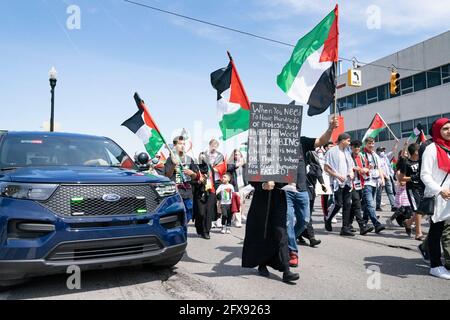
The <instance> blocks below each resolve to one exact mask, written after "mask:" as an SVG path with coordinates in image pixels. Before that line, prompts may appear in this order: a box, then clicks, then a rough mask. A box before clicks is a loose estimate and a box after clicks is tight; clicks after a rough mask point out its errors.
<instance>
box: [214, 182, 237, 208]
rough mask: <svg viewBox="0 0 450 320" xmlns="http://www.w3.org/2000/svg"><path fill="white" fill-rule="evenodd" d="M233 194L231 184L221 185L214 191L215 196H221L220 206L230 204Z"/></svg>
mask: <svg viewBox="0 0 450 320" xmlns="http://www.w3.org/2000/svg"><path fill="white" fill-rule="evenodd" d="M233 192H234V187H233V185H232V184H230V183H227V184H221V185H220V186H219V187H218V188H217V190H216V194H220V196H221V199H220V204H221V205H229V204H231V200H232V195H233Z"/></svg>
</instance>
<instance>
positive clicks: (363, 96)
mask: <svg viewBox="0 0 450 320" xmlns="http://www.w3.org/2000/svg"><path fill="white" fill-rule="evenodd" d="M356 97H357V98H356V106H357V107H361V106H364V105H366V104H367V91H363V92H360V93H358V94H357V95H356Z"/></svg>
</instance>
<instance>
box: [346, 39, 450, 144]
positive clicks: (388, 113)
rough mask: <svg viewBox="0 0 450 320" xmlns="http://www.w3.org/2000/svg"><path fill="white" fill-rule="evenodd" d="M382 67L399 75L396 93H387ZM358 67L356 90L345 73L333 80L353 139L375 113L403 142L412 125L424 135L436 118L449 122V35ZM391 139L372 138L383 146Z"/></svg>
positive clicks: (361, 133)
mask: <svg viewBox="0 0 450 320" xmlns="http://www.w3.org/2000/svg"><path fill="white" fill-rule="evenodd" d="M382 66H385V67H382ZM388 66H393V67H396V68H397V71H398V73H400V92H399V94H398V95H391V94H390V90H389V82H390V76H391V70H390V68H388ZM358 69H359V70H361V72H362V86H361V87H351V86H349V85H348V84H347V74H346V73H345V74H342V75H340V76H339V77H338V90H337V97H338V100H337V105H338V108H339V110H340V111H341V114H342V115H343V116H344V119H345V130H346V131H347V132H349V133H350V135H351V136H352V138H353V139H362V137H363V136H364V134H365V132H366V130H367V128H368V126H369V125H370V122H371V121H372V119H373V117H374V115H375V114H376V113H377V112H378V113H379V114H380V115H381V116H382V118H383V119H384V120H385V121H386V123H388V124H389V126H390V128H391V129H392V131H393V133H394V135H395V136H396V137H398V138H399V139H401V138H403V139H405V138H408V137H409V136H410V135H411V133H412V131H413V129H414V128H415V127H416V125H417V124H418V123H420V124H422V126H423V127H424V131H425V133H426V134H428V129H429V127H431V124H432V123H433V121H435V120H436V119H437V118H440V117H441V116H446V117H448V118H450V31H447V32H445V33H443V34H440V35H438V36H436V37H433V38H431V39H428V40H426V41H424V42H421V43H418V44H416V45H414V46H412V47H409V48H407V49H404V50H401V51H399V52H396V53H393V54H391V55H389V56H387V57H384V58H381V59H379V60H377V61H374V62H373V63H371V64H368V65H365V66H363V67H360V68H358ZM394 141H395V139H394V137H393V135H392V134H391V133H390V132H389V131H388V130H384V131H383V132H382V133H381V134H380V135H379V137H378V142H379V144H382V145H384V146H386V147H387V148H390V147H392V146H393V145H394Z"/></svg>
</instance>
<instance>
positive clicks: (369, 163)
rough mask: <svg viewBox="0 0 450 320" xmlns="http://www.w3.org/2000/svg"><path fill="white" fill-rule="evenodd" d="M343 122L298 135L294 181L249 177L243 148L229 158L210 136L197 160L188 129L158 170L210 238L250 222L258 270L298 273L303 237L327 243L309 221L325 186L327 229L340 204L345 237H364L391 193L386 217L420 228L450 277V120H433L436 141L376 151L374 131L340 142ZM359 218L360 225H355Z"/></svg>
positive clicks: (425, 248) (246, 259)
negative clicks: (316, 134) (314, 134)
mask: <svg viewBox="0 0 450 320" xmlns="http://www.w3.org/2000/svg"><path fill="white" fill-rule="evenodd" d="M337 126H338V122H337V120H336V119H333V120H332V121H331V122H330V126H329V128H328V130H327V131H326V132H325V133H324V134H323V135H322V136H321V137H320V138H307V137H301V156H300V159H299V163H298V168H297V174H298V176H297V182H296V183H295V184H279V183H275V182H272V181H267V182H264V183H255V182H250V184H249V182H248V181H247V179H246V163H245V159H244V157H243V155H242V153H241V152H240V151H239V150H234V151H233V153H232V154H231V155H230V157H229V159H227V160H226V159H225V157H224V156H223V155H222V154H221V153H220V152H219V151H218V147H219V143H218V141H216V140H214V139H213V140H211V142H210V144H209V149H208V151H206V152H202V153H201V154H200V155H199V158H198V159H192V158H191V157H189V156H187V155H186V154H185V151H184V139H183V137H182V136H180V137H176V138H175V139H174V141H173V143H174V149H175V152H174V153H173V154H172V156H171V157H169V159H168V160H167V161H166V163H165V166H164V168H163V169H162V170H160V171H159V173H161V174H164V175H166V176H167V177H169V178H170V179H172V181H174V182H175V183H176V185H177V188H178V190H179V193H180V195H181V197H182V198H183V201H184V203H185V207H186V213H187V214H186V216H187V219H188V221H190V220H194V222H195V228H196V231H197V234H198V235H199V236H200V237H202V238H204V239H210V230H211V229H212V228H217V229H218V230H219V232H220V233H222V234H229V233H231V226H232V219H233V220H234V226H235V227H238V228H239V227H241V226H242V223H243V222H244V221H246V234H245V240H244V246H243V253H242V266H243V267H246V268H255V267H258V272H259V274H260V275H261V276H264V277H269V276H270V272H269V270H268V269H267V267H268V266H270V267H272V268H274V269H275V270H279V271H281V272H283V278H282V279H283V281H284V282H288V283H293V281H296V280H298V279H299V275H298V274H297V273H293V272H291V271H290V268H295V267H297V266H298V264H299V261H298V251H299V249H298V244H306V241H305V239H307V240H308V241H309V245H310V246H311V247H316V246H318V245H319V244H320V243H321V240H318V239H316V237H315V232H314V227H313V222H312V212H313V208H314V202H315V199H316V196H317V193H320V194H321V203H322V209H323V214H324V227H325V230H326V231H328V232H331V231H333V226H332V225H333V223H335V222H336V220H335V217H336V216H337V215H338V214H339V212H341V211H342V227H341V229H340V235H341V236H343V237H353V236H355V233H356V232H358V231H359V234H360V235H362V236H365V235H367V234H368V233H370V232H372V231H374V232H375V233H376V234H378V235H379V234H382V231H383V230H385V225H384V224H383V223H382V222H381V221H380V216H379V215H377V211H380V210H381V206H382V202H381V193H382V192H383V191H385V192H386V194H387V198H388V200H389V204H390V209H391V211H392V216H391V217H390V218H388V219H387V220H386V224H387V225H389V226H391V227H392V226H393V225H394V221H395V222H396V223H397V224H398V225H399V226H401V227H403V228H404V229H405V232H406V234H407V235H408V236H410V235H411V234H412V232H413V229H415V239H416V240H418V241H420V242H421V243H420V245H419V251H420V253H421V254H422V256H423V259H424V260H425V261H426V262H427V263H429V264H430V274H431V275H433V276H436V277H439V278H442V279H450V272H449V271H448V270H449V269H450V205H448V200H449V199H450V178H448V173H449V172H450V120H449V119H446V118H441V119H439V120H437V121H435V122H434V123H433V125H432V127H431V130H430V136H431V139H430V140H428V141H426V142H424V143H422V144H418V143H412V144H410V145H407V144H405V146H404V148H403V150H402V151H400V152H399V153H398V156H397V154H396V153H397V145H396V146H395V147H394V149H393V150H392V152H389V153H386V149H385V148H383V147H378V148H377V149H376V150H375V140H374V139H373V138H371V137H368V138H366V139H365V141H359V140H353V141H352V140H351V137H350V135H349V134H347V133H343V134H341V135H339V137H338V139H337V141H336V145H334V144H333V143H331V142H329V141H330V138H331V135H332V132H333V130H334V129H335V128H337ZM197 160H198V161H197ZM249 190H253V192H254V194H253V198H252V202H251V205H250V208H249V211H248V215H247V217H245V216H244V210H243V202H244V201H245V199H246V198H247V195H248V192H249ZM430 201H431V209H429V210H428V211H427V212H425V211H426V210H425V209H423V208H422V207H423V206H425V204H427V205H428V207H430ZM421 205H422V206H421ZM430 211H431V212H430ZM424 216H426V217H429V219H428V220H429V223H430V229H429V233H428V236H427V237H425V234H424V232H423V231H422V227H421V224H422V220H424V218H423V217H424ZM354 220H356V222H357V224H358V227H359V228H358V229H359V230H357V229H355V228H354V226H353V224H354ZM441 246H442V248H443V251H444V260H445V265H444V264H443V263H442V261H441Z"/></svg>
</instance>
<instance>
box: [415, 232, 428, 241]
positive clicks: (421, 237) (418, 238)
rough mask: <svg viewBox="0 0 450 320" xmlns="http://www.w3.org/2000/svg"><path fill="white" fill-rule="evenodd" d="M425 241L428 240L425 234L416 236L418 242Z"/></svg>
mask: <svg viewBox="0 0 450 320" xmlns="http://www.w3.org/2000/svg"><path fill="white" fill-rule="evenodd" d="M425 239H426V237H425V236H424V235H423V234H422V235H420V236H416V240H418V241H423V240H425Z"/></svg>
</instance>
